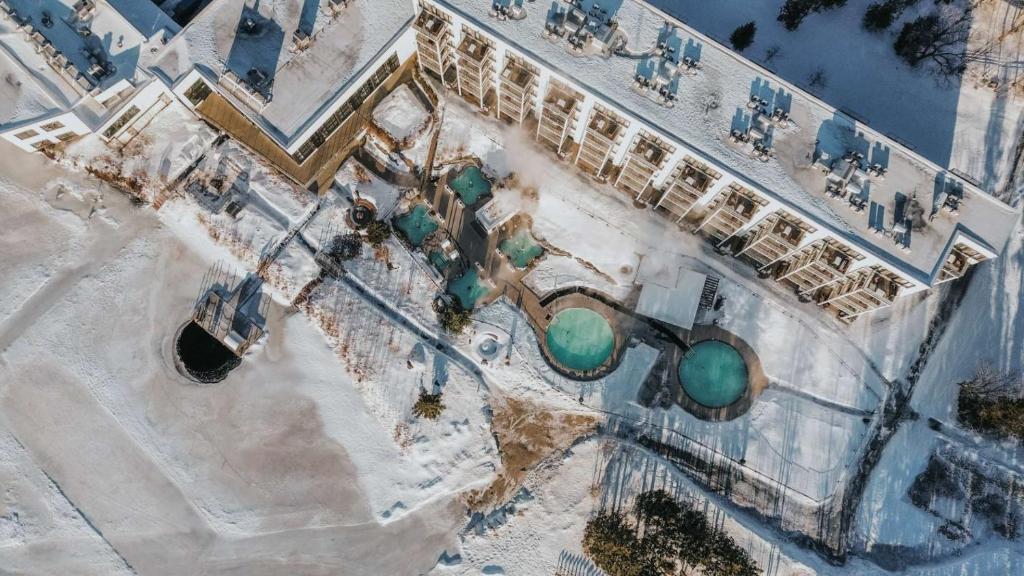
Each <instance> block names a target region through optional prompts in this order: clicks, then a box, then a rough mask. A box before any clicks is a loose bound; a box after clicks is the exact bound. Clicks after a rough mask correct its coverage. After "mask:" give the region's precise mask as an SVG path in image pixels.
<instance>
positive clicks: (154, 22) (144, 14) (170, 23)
mask: <svg viewBox="0 0 1024 576" xmlns="http://www.w3.org/2000/svg"><path fill="white" fill-rule="evenodd" d="M106 1H107V2H108V3H109V4H110V5H111V6H113V7H114V9H115V10H117V11H118V12H119V13H120V14H121V16H123V17H124V19H125V20H127V21H128V22H129V23H130V24H131V25H132V26H133V27H134V28H135V29H136V30H138V31H139V33H140V34H142V35H143V36H145V37H147V38H152V37H153V36H154V35H156V34H159V33H160V32H162V31H165V33H167V36H168V37H170V36H172V35H174V34H177V33H178V31H180V30H181V26H178V24H176V23H175V22H174V20H172V19H171V17H170V16H168V15H167V14H166V13H164V11H163V10H161V9H160V8H158V7H157V5H156V3H154V2H152V1H150V2H147V1H146V0H106Z"/></svg>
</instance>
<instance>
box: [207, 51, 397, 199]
mask: <svg viewBox="0 0 1024 576" xmlns="http://www.w3.org/2000/svg"><path fill="white" fill-rule="evenodd" d="M415 67H416V58H415V56H414V57H413V58H410V59H409V60H407V61H406V62H405V63H404V64H402V65H401V66H400V67H399V68H398V70H396V71H395V72H394V73H393V74H392V75H391V76H390V77H389V78H388V79H387V80H386V81H385V82H384V83H383V84H381V85H380V86H379V87H378V88H377V90H376V91H374V93H373V94H372V95H371V96H370V97H369V98H367V99H366V101H365V102H363V104H362V105H361V106H360V107H359V108H358V109H357V110H356V111H355V112H353V113H352V115H351V116H349V117H348V119H347V120H345V122H343V123H342V125H341V126H339V127H338V129H337V130H335V131H334V133H333V134H331V136H330V137H329V138H327V141H326V142H324V144H323V145H322V146H320V147H319V148H317V150H316V151H315V152H313V154H311V155H310V156H309V158H306V161H305V162H302V163H301V164H300V163H298V162H296V161H295V159H294V158H292V156H291V155H290V154H288V152H287V151H285V149H284V148H282V147H281V146H280V145H278V144H277V142H275V141H274V140H273V139H272V138H270V136H267V134H266V133H265V132H264V131H263V130H262V129H261V128H260V127H259V126H257V125H256V123H254V122H253V121H252V120H250V119H249V118H248V117H247V116H246V115H245V114H243V113H242V112H241V111H239V110H238V108H237V107H235V105H234V104H232V103H231V102H229V101H228V100H227V99H226V98H224V97H223V96H221V95H220V94H218V93H216V92H214V93H212V94H210V95H209V96H208V97H207V98H206V100H204V101H203V102H202V103H200V104H199V106H198V107H197V108H196V111H197V112H198V113H199V115H200V116H202V117H203V118H204V119H205V120H206V121H207V122H209V123H211V124H213V125H214V126H216V127H217V128H218V129H220V130H222V131H224V132H226V133H227V134H228V135H230V136H231V137H232V138H234V139H235V140H237V141H239V142H241V143H242V144H244V145H245V146H247V147H248V148H250V149H251V150H252V151H254V152H255V153H257V154H259V155H260V156H262V157H263V158H265V159H266V160H267V161H268V162H270V163H271V164H272V165H274V167H276V168H277V169H278V170H280V171H281V172H282V173H283V174H284V175H286V176H287V177H288V178H291V179H292V180H294V181H295V182H296V183H298V184H299V185H300V186H303V187H305V188H308V189H310V190H313V191H315V192H319V191H321V190H325V189H326V188H327V187H329V186H330V183H331V181H332V180H333V179H334V175H335V173H336V172H337V171H338V168H340V167H341V165H342V163H344V162H345V160H346V159H347V158H348V157H349V156H350V155H352V153H353V152H354V151H355V149H356V148H357V147H358V146H359V142H358V141H356V140H355V136H356V135H357V134H358V133H359V132H360V131H361V130H362V129H363V128H364V127H365V126H366V124H367V123H368V122H369V121H370V117H371V114H372V113H373V109H374V108H375V107H376V106H377V104H378V103H380V101H381V100H383V99H384V97H386V96H387V95H388V94H390V93H391V91H392V90H394V89H395V87H396V86H398V85H399V84H402V83H403V82H407V81H409V80H411V79H412V71H413V70H414V69H415Z"/></svg>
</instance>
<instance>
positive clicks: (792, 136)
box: [437, 0, 1016, 282]
mask: <svg viewBox="0 0 1024 576" xmlns="http://www.w3.org/2000/svg"><path fill="white" fill-rule="evenodd" d="M437 1H438V3H440V4H442V5H445V6H447V7H449V8H450V9H452V10H453V11H454V12H456V13H458V14H460V15H461V16H462V17H464V18H465V19H466V20H467V21H468V22H470V23H471V24H472V25H473V26H476V27H479V28H482V29H485V30H487V31H488V32H489V33H490V34H492V35H494V36H496V37H498V38H500V39H501V40H503V41H505V42H507V43H509V44H513V45H516V46H518V47H519V49H520V50H521V51H522V52H523V53H524V54H526V55H527V56H529V57H531V58H533V59H535V60H537V61H538V62H540V63H542V64H544V65H545V66H547V67H549V68H550V69H552V70H554V71H556V72H557V73H558V74H559V75H561V76H563V77H564V78H566V79H568V80H570V81H572V82H574V83H576V84H577V85H578V86H580V87H583V88H586V89H587V90H589V91H591V92H593V93H594V94H596V95H597V96H599V97H600V98H601V99H603V100H604V101H605V102H607V103H610V104H614V105H616V106H618V107H620V108H621V109H623V110H625V111H627V112H629V113H630V114H631V115H633V116H634V117H635V119H636V120H639V121H640V123H641V125H642V126H643V127H646V128H648V129H649V130H653V131H655V132H658V133H661V134H666V135H671V136H672V137H673V138H674V139H677V140H679V141H681V142H682V143H683V144H684V145H686V146H687V147H689V148H691V149H693V150H694V151H696V152H698V153H700V154H701V155H703V156H705V157H707V158H708V159H709V160H711V161H712V162H714V163H715V164H716V166H715V168H716V169H719V170H722V171H728V172H729V173H732V174H734V175H736V176H738V177H739V179H740V181H741V182H743V183H744V184H746V185H747V186H749V187H751V188H753V189H755V190H757V191H758V192H759V193H761V194H764V195H766V196H768V197H769V198H771V197H774V198H777V199H778V200H780V201H781V202H783V203H786V204H788V205H790V206H793V207H795V208H797V209H799V210H800V211H802V212H804V213H806V214H808V215H810V216H812V217H814V218H815V219H816V220H817V221H818V222H820V223H822V224H823V225H824V226H825V227H827V228H828V229H829V230H831V231H832V232H833V233H834V234H836V235H837V236H840V237H843V238H844V239H846V240H847V241H848V242H850V243H851V244H853V245H855V246H858V247H859V248H860V249H861V250H864V251H865V252H867V253H870V254H873V255H875V256H877V257H878V258H879V259H881V260H882V261H886V262H893V263H896V262H900V263H902V266H901V267H902V268H906V267H907V265H909V266H910V267H911V268H912V269H913V270H914V273H913V276H915V278H916V279H917V280H919V281H922V282H928V281H929V279H930V278H931V277H932V276H933V275H934V274H935V273H936V272H937V270H938V268H939V267H940V266H941V256H942V255H943V254H944V253H945V250H946V249H947V248H948V246H949V245H950V243H951V241H952V240H953V239H954V236H955V235H956V233H957V232H958V231H961V230H963V229H965V228H966V229H969V230H970V232H972V233H973V235H972V238H973V239H974V240H975V241H980V242H981V243H983V244H986V245H988V247H990V248H991V249H992V250H993V251H994V252H997V253H998V252H1000V251H1001V250H1002V248H1003V245H1004V243H1005V241H1006V238H1007V237H1008V234H1009V231H1010V229H1011V228H1012V226H1013V224H1014V221H1015V219H1016V215H1015V212H1014V211H1013V209H1011V208H1010V207H1008V206H1006V205H1005V204H1003V203H1001V202H999V201H997V200H995V199H994V198H992V197H991V196H989V195H987V194H985V193H984V192H982V191H981V190H979V189H978V188H977V187H976V186H974V185H973V184H972V183H970V182H968V181H965V180H963V179H961V178H959V177H957V176H955V175H952V174H949V173H947V172H946V171H945V170H944V169H943V168H941V167H939V166H937V165H935V164H933V163H932V162H930V161H928V160H927V159H925V158H923V157H921V156H919V155H917V154H915V153H913V152H911V151H909V150H908V149H906V148H905V147H904V146H903V145H901V144H899V143H897V142H895V141H893V140H891V139H890V138H888V137H886V136H883V135H881V134H879V133H877V132H875V131H874V130H872V129H871V128H869V127H867V126H864V125H862V124H860V123H858V122H857V121H856V120H854V119H851V118H849V117H848V116H846V115H844V114H842V113H841V112H838V111H837V110H835V109H834V108H832V107H830V106H828V105H826V104H825V103H823V102H821V101H820V100H818V99H817V98H815V97H813V96H811V95H809V94H807V93H805V92H803V91H802V90H801V89H799V88H797V87H796V86H793V85H791V84H788V83H786V82H784V81H783V80H781V79H779V78H778V77H776V76H774V75H773V74H772V73H770V72H768V71H767V70H764V69H762V68H760V67H758V66H757V65H755V64H753V63H751V62H750V61H748V60H746V59H744V58H743V57H741V56H739V55H737V54H736V53H734V52H732V51H731V50H728V49H726V48H725V47H723V46H721V45H720V44H718V43H716V42H715V41H714V40H712V39H710V38H708V37H706V36H703V35H702V34H700V33H699V32H697V31H695V30H693V29H691V28H689V27H687V26H686V25H684V24H682V23H680V22H679V21H677V20H675V19H674V18H672V17H670V16H668V15H666V14H664V13H662V12H661V11H659V10H657V9H655V8H653V7H651V6H650V5H648V4H646V3H644V2H641V1H639V0H619V1H617V2H613V3H611V6H613V7H615V8H613V9H612V10H610V15H609V16H610V18H611V19H612V20H613V22H614V25H613V28H614V29H615V30H614V31H613V33H611V34H606V35H604V37H606V38H608V39H609V41H610V42H612V43H613V45H614V42H615V41H624V43H625V46H624V47H622V50H620V53H622V54H626V55H627V56H620V55H610V56H608V55H605V54H602V53H600V52H599V51H594V50H591V51H586V50H583V51H578V50H577V51H574V50H573V49H572V47H571V45H570V43H569V42H567V41H566V40H563V39H557V41H556V40H554V39H547V38H545V37H544V35H543V31H544V29H545V24H546V23H547V22H548V21H549V18H550V17H551V14H552V13H553V12H554V11H555V10H556V9H557V10H562V11H564V10H567V9H569V8H570V7H571V6H570V4H569V3H566V2H558V3H553V4H544V5H541V4H529V5H525V10H526V16H525V17H524V18H522V19H520V20H514V19H507V20H497V19H495V18H492V17H490V16H489V15H488V11H489V9H490V4H491V3H490V2H483V1H479V0H437ZM582 4H583V5H584V9H585V10H586V9H587V5H589V4H593V2H592V1H588V2H582ZM602 4H604V3H602ZM659 44H660V45H662V46H663V47H671V48H673V49H674V53H675V58H676V60H677V63H678V62H683V61H690V62H696V63H699V66H698V67H696V68H695V69H693V70H688V71H687V72H684V73H683V74H680V75H679V76H678V77H677V78H676V80H678V85H677V86H674V88H675V90H676V92H675V96H676V97H675V100H674V101H673V105H672V106H671V107H669V106H666V105H664V104H662V103H659V102H658V101H657V98H656V97H657V92H653V93H652V91H648V92H647V93H646V94H644V93H641V92H640V91H638V90H637V89H636V88H635V87H634V83H635V81H636V77H637V75H638V72H639V71H640V70H642V68H643V66H645V60H646V59H652V58H657V55H656V53H655V48H656V47H657V46H658V45H659ZM648 66H649V65H648ZM752 97H756V99H752ZM752 101H753V102H756V106H757V107H759V108H760V109H761V110H764V113H758V112H756V111H755V110H754V109H753V108H752V105H754V104H752ZM776 109H781V110H783V111H785V112H786V113H787V114H788V121H787V122H785V123H782V124H779V123H774V122H773V123H770V125H767V126H766V125H765V124H766V123H765V122H764V121H765V119H766V118H768V117H769V116H770V115H771V114H772V113H774V112H775V110H776ZM922 113H926V112H922ZM733 130H738V131H740V132H742V133H753V134H757V133H758V130H764V131H765V132H766V134H764V136H765V140H764V141H765V142H766V143H768V144H769V145H770V147H771V149H772V151H773V154H774V157H771V158H768V159H767V161H763V160H762V159H760V158H757V157H756V155H755V154H754V153H752V149H751V145H750V144H749V143H747V144H744V143H734V142H732V141H731V140H730V138H729V135H730V133H731V132H732V131H733ZM627 144H628V143H627ZM851 151H852V152H856V153H858V154H860V155H861V156H862V159H861V163H862V165H863V166H865V167H866V166H870V165H872V164H877V165H879V166H881V167H882V168H883V169H884V170H885V176H884V178H878V177H869V178H863V179H859V180H857V181H856V182H853V183H852V184H853V185H852V186H849V187H848V189H849V190H856V189H858V187H859V190H860V195H861V196H862V197H866V200H865V201H864V204H865V205H864V208H863V210H862V211H860V212H857V211H854V210H852V209H850V208H849V207H848V206H849V204H850V202H849V200H848V198H849V196H848V197H847V198H832V197H830V196H829V195H828V194H826V183H827V181H826V174H825V173H823V172H822V171H821V169H820V165H821V163H820V162H819V165H818V166H816V165H815V160H816V159H818V158H819V157H823V158H824V162H825V163H826V164H827V163H829V162H832V161H841V158H842V157H843V156H844V155H846V154H847V153H848V152H851ZM950 189H953V190H956V191H957V194H962V195H963V197H964V202H963V204H962V206H961V207H960V209H959V213H958V214H957V215H955V216H954V215H949V214H946V213H944V212H942V211H939V213H938V215H937V216H936V217H935V218H934V220H932V221H930V222H929V221H928V219H927V216H928V212H930V211H931V209H932V206H933V205H935V204H936V203H939V204H940V203H941V199H942V197H943V193H944V192H945V191H947V190H950ZM852 195H856V194H852ZM911 198H914V199H915V200H916V202H911V201H910V199H911ZM917 206H923V207H924V210H925V211H926V213H925V218H924V219H921V218H915V219H914V221H915V222H916V223H918V224H919V225H920V224H922V223H923V227H915V229H913V230H910V231H909V232H908V234H905V235H903V236H902V237H901V238H902V240H903V241H904V244H905V245H907V246H900V245H897V244H896V243H895V242H894V240H893V239H892V238H891V237H889V236H884V235H877V234H875V233H873V229H874V228H875V227H877V226H883V227H885V228H887V229H889V230H891V229H892V228H893V227H894V220H893V219H894V215H896V214H901V215H905V216H908V218H909V217H910V216H912V215H913V214H909V212H913V211H914V210H915V209H916V207H917ZM907 248H909V250H908V249H907Z"/></svg>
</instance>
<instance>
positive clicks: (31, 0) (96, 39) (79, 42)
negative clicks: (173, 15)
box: [2, 0, 147, 92]
mask: <svg viewBox="0 0 1024 576" xmlns="http://www.w3.org/2000/svg"><path fill="white" fill-rule="evenodd" d="M6 2H7V4H8V5H9V6H10V7H11V8H13V9H14V10H15V11H16V13H17V15H18V19H19V21H20V22H22V23H23V24H26V23H27V26H31V27H32V29H33V31H34V32H33V34H31V35H30V37H26V36H25V35H24V34H21V38H20V41H21V43H22V44H27V45H31V49H32V50H33V51H37V50H38V51H41V55H42V56H44V57H50V58H58V57H60V56H61V55H62V56H63V57H64V58H66V60H67V62H68V63H70V64H71V65H73V66H74V67H75V69H76V70H77V71H78V73H79V74H81V76H82V77H84V78H85V82H86V83H82V82H78V83H77V84H78V86H79V89H80V90H81V91H83V92H94V91H96V90H97V89H98V91H99V92H102V91H104V90H106V89H108V88H111V87H113V86H115V85H117V84H119V83H120V82H121V81H122V80H127V81H133V80H134V79H135V75H136V72H137V70H138V65H139V61H140V58H141V57H142V52H143V50H144V48H143V44H144V43H145V42H146V40H147V38H146V37H145V36H143V35H142V34H141V33H140V32H139V31H138V30H137V29H136V28H135V27H134V26H132V25H131V24H130V23H129V22H128V21H127V20H126V19H125V18H124V17H123V16H122V15H121V14H120V13H119V12H118V11H117V10H114V9H113V8H111V6H110V5H108V4H106V3H104V2H94V3H93V8H92V9H90V10H85V11H83V12H82V13H81V14H79V13H76V11H75V8H74V5H75V0H6ZM4 20H6V21H5V22H3V23H2V25H4V26H6V27H7V28H8V31H10V27H11V26H12V24H13V22H12V21H11V20H9V19H4ZM26 30H27V28H26ZM37 34H38V35H37ZM4 40H5V43H6V42H10V43H11V44H14V43H15V42H16V41H15V39H14V38H11V37H7V38H4ZM25 63H26V65H27V64H28V63H27V62H25Z"/></svg>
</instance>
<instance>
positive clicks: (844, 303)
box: [817, 266, 906, 321]
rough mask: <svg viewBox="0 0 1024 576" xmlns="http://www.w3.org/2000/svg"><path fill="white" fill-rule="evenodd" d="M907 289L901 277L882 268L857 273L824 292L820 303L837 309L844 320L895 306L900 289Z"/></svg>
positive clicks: (819, 297)
mask: <svg viewBox="0 0 1024 576" xmlns="http://www.w3.org/2000/svg"><path fill="white" fill-rule="evenodd" d="M905 285H906V282H905V281H901V280H900V278H899V277H898V276H896V275H895V274H893V273H892V272H890V271H887V270H885V269H884V268H882V267H877V266H876V267H871V268H869V269H867V270H860V271H858V272H856V273H855V274H854V275H853V277H851V278H849V279H847V280H846V281H844V282H841V283H839V284H837V285H835V286H834V287H833V286H830V287H828V288H825V289H823V290H822V291H821V293H820V294H819V296H818V297H817V300H818V302H819V303H820V304H822V305H827V306H829V307H833V308H835V309H836V310H837V311H838V313H839V318H840V319H841V320H846V321H850V320H853V319H854V318H856V317H857V316H859V315H861V314H864V313H866V312H870V311H872V310H877V309H878V308H884V307H886V306H890V305H892V303H893V301H894V300H895V299H896V297H897V296H898V295H899V292H900V289H901V288H903V287H904V286H905Z"/></svg>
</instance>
